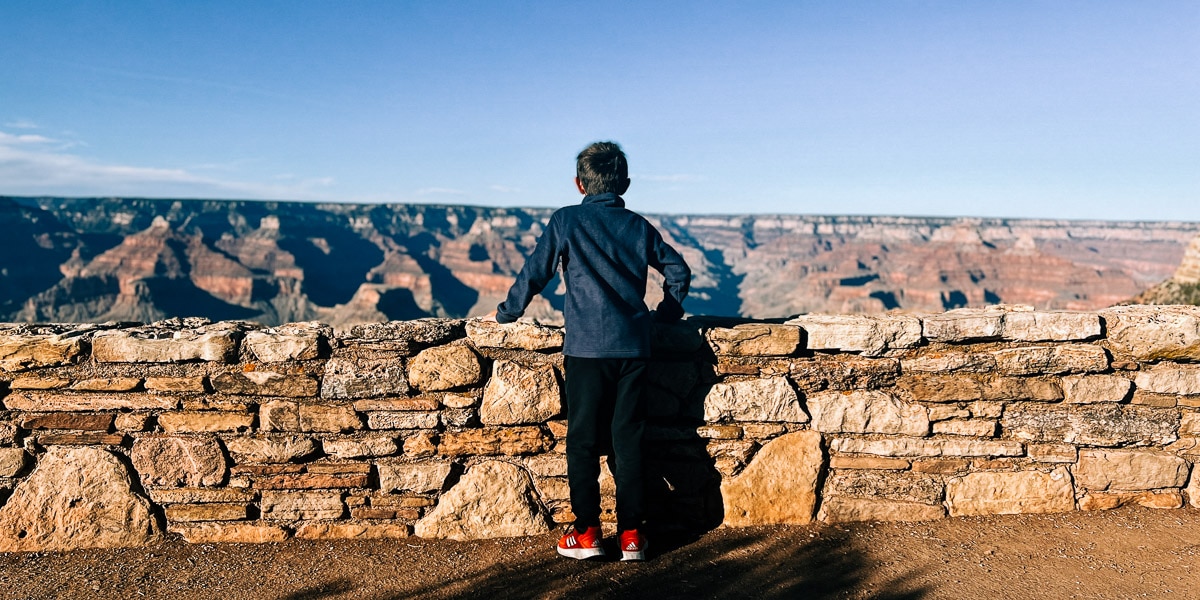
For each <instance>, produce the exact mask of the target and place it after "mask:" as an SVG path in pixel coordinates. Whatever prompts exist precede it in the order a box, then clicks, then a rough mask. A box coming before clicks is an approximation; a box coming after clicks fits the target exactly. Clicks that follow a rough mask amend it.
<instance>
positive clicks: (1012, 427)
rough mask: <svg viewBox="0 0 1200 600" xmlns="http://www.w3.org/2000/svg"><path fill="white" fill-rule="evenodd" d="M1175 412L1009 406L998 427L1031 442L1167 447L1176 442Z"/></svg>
mask: <svg viewBox="0 0 1200 600" xmlns="http://www.w3.org/2000/svg"><path fill="white" fill-rule="evenodd" d="M1179 420H1180V415H1179V412H1178V411H1172V410H1158V409H1154V408H1146V407H1140V406H1125V405H1121V404H1111V403H1103V404H1070V405H1066V406H1053V405H1051V406H1045V407H1043V406H1029V405H1025V406H1016V405H1014V406H1012V407H1009V408H1008V409H1006V410H1005V411H1004V416H1003V417H1002V418H1001V419H1000V426H1001V427H1002V428H1003V429H1004V431H1005V432H1007V433H1008V434H1009V435H1012V436H1013V437H1016V438H1018V439H1024V440H1029V441H1033V442H1068V443H1075V444H1087V445H1092V446H1120V445H1123V444H1140V445H1145V444H1149V443H1158V444H1169V443H1171V442H1173V441H1175V440H1176V439H1177V437H1178V436H1177V433H1176V432H1177V431H1178V430H1179Z"/></svg>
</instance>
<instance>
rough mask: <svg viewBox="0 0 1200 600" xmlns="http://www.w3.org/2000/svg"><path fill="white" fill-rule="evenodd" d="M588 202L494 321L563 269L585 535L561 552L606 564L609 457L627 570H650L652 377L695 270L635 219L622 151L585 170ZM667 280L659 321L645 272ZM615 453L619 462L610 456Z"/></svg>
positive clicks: (572, 469)
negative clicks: (645, 476) (662, 339)
mask: <svg viewBox="0 0 1200 600" xmlns="http://www.w3.org/2000/svg"><path fill="white" fill-rule="evenodd" d="M575 171H576V177H575V187H576V188H577V189H578V190H579V193H581V194H583V195H584V198H583V202H582V203H581V204H578V205H575V206H567V207H564V208H560V209H559V210H557V211H555V212H554V214H553V215H551V217H550V222H549V223H548V224H547V226H546V230H545V232H544V233H542V236H541V237H540V238H539V239H538V241H537V246H536V247H535V248H534V250H533V254H531V255H530V256H529V259H528V260H526V262H525V266H524V268H522V269H521V273H520V274H519V275H518V276H517V279H516V281H515V282H513V285H512V288H511V289H510V290H509V292H508V298H507V299H506V300H505V301H504V302H503V303H501V304H500V305H499V306H498V307H497V308H496V320H497V321H499V322H500V323H511V322H513V321H515V320H517V318H518V317H520V316H521V315H522V314H523V313H524V312H525V308H526V307H527V306H528V305H529V301H530V300H531V299H533V297H534V296H535V295H536V294H538V293H539V292H541V291H542V289H543V288H544V287H545V286H546V284H547V283H548V282H549V281H550V279H551V278H552V277H553V276H554V273H555V271H556V270H557V268H558V264H559V263H561V264H562V270H563V281H564V282H565V283H566V286H567V299H566V307H565V309H564V311H563V313H564V318H565V321H566V323H565V324H566V333H565V340H564V343H563V355H564V356H565V367H564V370H565V379H566V388H567V392H566V396H567V481H568V484H569V485H570V489H571V509H572V511H573V512H574V513H575V524H574V527H572V528H571V530H569V531H568V532H567V533H566V534H565V535H563V537H562V539H561V540H559V542H558V553H559V554H561V555H563V556H567V557H570V558H579V559H583V558H590V557H593V556H603V555H604V549H603V547H602V546H601V538H602V534H601V532H600V484H599V482H598V479H599V477H600V461H599V459H600V455H601V454H611V455H612V456H613V457H615V459H616V460H615V462H614V461H612V460H611V458H610V462H609V464H610V465H612V466H613V478H614V479H615V480H616V485H617V531H618V534H619V538H620V543H621V560H645V558H646V538H645V536H644V535H643V534H642V533H641V532H640V531H639V528H640V527H641V526H642V521H643V519H644V509H643V506H642V495H643V492H642V434H643V431H644V430H645V408H644V406H643V404H642V400H641V390H642V374H643V372H645V370H646V358H647V357H649V356H650V333H651V332H650V330H651V327H652V322H653V321H655V320H657V321H661V322H672V321H676V320H678V319H679V318H680V317H681V316H683V306H682V303H683V299H684V297H685V296H687V292H688V285H689V283H690V281H691V271H690V270H689V269H688V266H687V264H686V263H685V262H684V260H683V257H681V256H680V255H679V253H678V252H676V251H675V249H674V248H672V247H671V246H670V245H668V244H667V243H666V242H664V241H663V239H662V236H661V235H659V233H658V231H657V230H656V229H655V228H654V226H653V225H651V224H650V223H649V222H647V221H646V219H644V218H642V217H641V216H640V215H638V214H636V213H634V212H632V211H629V210H626V209H625V201H624V200H622V199H621V194H624V193H625V190H627V189H629V165H628V163H627V161H626V159H625V153H624V152H622V151H621V147H620V146H618V145H617V144H615V143H613V142H596V143H594V144H592V145H590V146H588V147H587V148H584V149H583V151H582V152H580V153H579V156H578V157H577V158H576V163H575ZM649 267H653V268H654V269H655V270H657V271H659V272H660V273H662V274H663V276H664V277H665V278H666V281H665V283H664V284H663V292H664V294H663V296H664V297H663V300H662V302H661V303H660V304H659V305H658V310H657V311H656V312H654V313H651V312H650V311H649V310H648V309H647V308H646V303H645V301H644V300H643V298H644V297H645V295H646V273H647V269H648V268H649ZM610 450H611V451H610Z"/></svg>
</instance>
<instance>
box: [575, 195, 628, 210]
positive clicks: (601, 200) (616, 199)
mask: <svg viewBox="0 0 1200 600" xmlns="http://www.w3.org/2000/svg"><path fill="white" fill-rule="evenodd" d="M583 204H599V205H600V206H610V207H614V208H624V207H625V200H624V199H622V198H621V197H620V196H618V195H616V194H614V193H612V192H608V193H604V194H595V195H588V196H584V197H583Z"/></svg>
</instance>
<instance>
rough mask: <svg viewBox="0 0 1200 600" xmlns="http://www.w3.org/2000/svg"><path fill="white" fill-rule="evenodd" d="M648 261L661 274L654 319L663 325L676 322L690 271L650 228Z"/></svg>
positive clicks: (681, 314) (686, 292) (652, 228)
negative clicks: (659, 291)
mask: <svg viewBox="0 0 1200 600" xmlns="http://www.w3.org/2000/svg"><path fill="white" fill-rule="evenodd" d="M650 231H651V234H650V248H649V250H650V260H649V264H650V266H651V267H654V270H656V271H658V272H659V273H662V274H663V278H664V281H663V299H662V302H659V303H658V310H656V311H655V319H656V320H657V321H659V322H663V323H671V322H674V321H678V320H679V318H680V317H682V316H683V299H684V298H686V297H687V294H688V287H690V286H691V283H692V270H691V269H689V268H688V266H687V263H686V262H684V260H683V256H681V255H680V254H679V252H677V251H676V250H675V249H674V248H672V247H671V245H670V244H668V243H666V242H665V241H663V239H662V234H660V233H659V232H658V230H657V229H655V228H654V227H653V226H651V227H650Z"/></svg>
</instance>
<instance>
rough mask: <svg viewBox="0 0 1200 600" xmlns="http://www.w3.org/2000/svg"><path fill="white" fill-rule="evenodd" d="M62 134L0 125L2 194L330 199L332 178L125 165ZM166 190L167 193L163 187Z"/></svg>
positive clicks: (0, 185)
mask: <svg viewBox="0 0 1200 600" xmlns="http://www.w3.org/2000/svg"><path fill="white" fill-rule="evenodd" d="M72 145H74V144H73V143H69V144H65V145H64V144H63V143H62V142H59V141H58V140H55V139H52V138H48V137H46V136H42V135H36V134H14V133H9V132H5V131H0V194H14V195H43V194H45V195H54V194H62V195H97V194H98V195H107V194H123V195H172V196H182V197H214V196H218V197H219V196H230V195H233V196H237V197H243V198H260V199H296V200H326V199H329V195H328V194H325V193H321V192H320V190H321V189H322V188H328V187H329V186H331V185H333V183H334V181H333V179H332V178H329V177H319V178H306V179H300V180H296V181H291V182H287V183H280V184H262V183H255V182H245V181H236V180H229V179H218V178H214V177H206V176H202V175H198V174H196V173H195V172H193V171H191V170H188V169H178V168H162V167H153V166H140V165H122V164H111V163H103V162H99V161H96V160H93V159H90V158H87V157H83V156H79V155H77V154H72V153H70V152H67V151H66V148H69V147H70V146H72ZM164 191H166V193H164Z"/></svg>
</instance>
